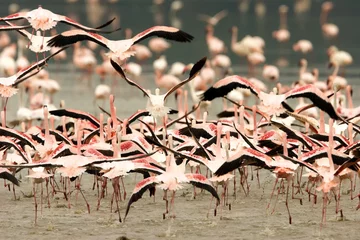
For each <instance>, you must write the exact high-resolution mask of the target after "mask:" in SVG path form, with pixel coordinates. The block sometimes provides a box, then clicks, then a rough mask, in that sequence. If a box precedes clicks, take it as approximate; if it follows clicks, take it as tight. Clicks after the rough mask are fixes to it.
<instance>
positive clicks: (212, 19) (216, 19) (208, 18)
mask: <svg viewBox="0 0 360 240" xmlns="http://www.w3.org/2000/svg"><path fill="white" fill-rule="evenodd" d="M227 14H228V11H226V10H222V11H220V12H218V13H216V14H215V15H214V16H208V15H205V14H200V15H199V19H200V20H201V21H204V22H206V23H207V24H208V25H211V26H212V27H215V26H216V25H217V24H218V23H219V21H220V20H221V19H223V18H224V17H226V16H227Z"/></svg>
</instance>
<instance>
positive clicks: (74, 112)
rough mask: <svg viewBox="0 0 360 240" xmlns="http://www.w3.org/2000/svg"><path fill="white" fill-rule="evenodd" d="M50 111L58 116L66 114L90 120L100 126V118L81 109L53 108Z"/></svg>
mask: <svg viewBox="0 0 360 240" xmlns="http://www.w3.org/2000/svg"><path fill="white" fill-rule="evenodd" d="M49 112H50V114H52V115H55V116H58V117H62V116H66V117H72V118H75V119H83V120H88V121H89V122H91V123H92V124H93V125H95V126H96V127H100V122H99V120H98V119H97V118H96V117H94V116H93V115H91V114H89V113H87V112H83V111H80V110H73V109H57V110H52V111H49Z"/></svg>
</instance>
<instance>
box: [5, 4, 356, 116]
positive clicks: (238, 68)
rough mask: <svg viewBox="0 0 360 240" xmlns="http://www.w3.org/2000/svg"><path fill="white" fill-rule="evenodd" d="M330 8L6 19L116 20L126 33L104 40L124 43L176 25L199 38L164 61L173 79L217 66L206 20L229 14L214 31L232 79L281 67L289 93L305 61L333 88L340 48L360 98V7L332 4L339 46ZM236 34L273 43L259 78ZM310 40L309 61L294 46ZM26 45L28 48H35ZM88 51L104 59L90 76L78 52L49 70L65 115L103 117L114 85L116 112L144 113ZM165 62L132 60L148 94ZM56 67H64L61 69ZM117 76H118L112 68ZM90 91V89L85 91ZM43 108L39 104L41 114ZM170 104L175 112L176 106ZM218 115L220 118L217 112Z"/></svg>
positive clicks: (96, 50)
mask: <svg viewBox="0 0 360 240" xmlns="http://www.w3.org/2000/svg"><path fill="white" fill-rule="evenodd" d="M324 2H325V1H320V0H267V1H266V0H38V1H33V0H11V1H10V0H2V1H1V6H2V7H1V8H0V16H7V15H9V14H11V13H15V12H18V11H30V10H33V9H36V8H37V7H38V6H39V5H41V6H42V7H43V8H45V9H48V10H50V11H52V12H54V13H57V14H61V15H66V16H68V17H70V18H72V19H74V20H76V21H78V22H79V23H81V24H83V25H86V26H89V27H97V26H100V25H102V24H103V23H105V22H106V21H108V20H109V19H112V18H114V17H116V20H115V21H114V22H113V23H112V24H111V26H109V27H107V29H109V28H110V29H116V28H118V27H121V30H119V31H117V32H113V33H111V34H106V35H105V34H104V36H105V37H107V38H109V39H111V40H121V39H124V38H125V37H126V32H128V31H127V29H131V30H132V34H133V35H134V34H137V33H139V32H141V31H143V30H145V29H147V28H149V27H152V26H154V25H169V26H174V27H177V28H180V29H182V30H183V31H186V32H188V33H190V34H191V35H193V36H194V37H195V39H194V40H193V41H192V42H191V43H178V42H171V43H170V44H171V47H170V48H169V49H167V50H165V51H164V52H163V53H161V54H163V55H166V59H167V64H168V65H166V67H165V68H164V69H163V70H162V71H163V72H167V71H169V69H170V66H171V64H173V63H174V62H176V61H178V62H181V63H184V64H188V63H193V62H196V61H198V60H199V59H201V58H202V57H204V56H208V57H209V58H213V57H214V56H215V55H214V54H211V53H210V52H209V47H208V43H207V41H206V34H207V33H209V27H207V26H208V25H209V24H208V23H207V22H206V21H203V19H205V18H206V17H204V15H208V16H214V15H215V14H217V13H219V12H222V13H224V14H223V18H221V19H219V21H218V22H217V23H216V24H213V25H214V26H213V35H214V36H215V37H216V38H218V39H219V40H220V41H223V43H224V46H225V50H224V51H223V52H222V54H224V55H225V56H226V57H228V58H229V59H230V61H231V65H230V66H231V70H232V71H231V72H229V74H238V75H242V76H253V77H256V78H259V79H264V78H263V77H262V68H263V66H264V64H272V65H276V66H278V67H279V70H280V78H279V81H280V82H281V83H282V84H284V85H290V84H291V83H293V82H294V81H297V80H299V66H298V63H299V60H300V59H301V58H305V59H307V61H308V69H309V71H311V70H312V69H314V68H318V70H319V73H320V74H319V79H320V80H323V81H325V82H326V80H327V79H328V76H329V75H330V74H331V73H332V71H333V70H332V69H329V68H328V63H329V56H330V55H329V54H328V53H329V52H328V48H329V47H330V46H332V45H336V46H337V48H339V49H341V50H344V51H347V52H349V53H350V54H351V55H352V58H353V62H352V64H351V65H350V66H346V78H347V81H348V82H349V83H350V84H354V88H353V89H354V91H358V81H359V77H360V72H359V70H358V68H357V65H358V64H357V61H358V59H359V52H360V48H359V42H360V32H359V30H358V26H357V25H358V24H359V22H360V21H359V20H360V15H359V14H358V12H359V9H360V1H356V0H338V1H332V3H333V5H332V9H328V11H327V14H326V15H327V19H326V22H327V23H333V24H335V25H336V26H337V28H338V30H339V31H338V33H336V35H335V36H333V37H331V38H329V37H326V36H325V35H324V32H323V31H322V27H321V24H320V22H321V21H320V15H321V12H322V9H323V3H324ZM282 5H283V6H286V7H285V8H284V7H282V9H283V10H284V9H285V10H286V16H287V17H286V19H285V23H284V22H283V23H282V25H281V24H280V14H279V10H280V9H281V8H280V6H282ZM213 20H214V19H213ZM215 20H216V19H215ZM215 22H216V21H215ZM14 23H16V24H19V25H20V24H28V23H27V22H26V21H24V20H23V21H14ZM234 26H235V27H237V28H238V33H237V41H240V40H242V39H244V38H245V37H246V36H247V35H251V36H258V37H261V38H262V39H263V40H264V42H265V46H264V47H261V49H260V52H261V54H263V57H264V59H263V60H262V61H260V64H258V66H257V71H256V72H253V73H252V74H249V69H250V68H249V67H248V61H247V60H246V57H245V56H239V55H237V54H236V53H234V51H233V47H232V45H231V40H232V33H233V32H232V29H234V28H233V27H234ZM69 29H70V26H68V25H66V24H64V23H58V24H57V26H56V31H57V33H61V32H62V31H66V30H69ZM279 29H286V30H288V32H289V33H290V38H289V39H287V40H286V41H282V42H281V41H279V40H278V39H275V38H274V36H273V34H274V31H276V30H279ZM28 31H31V30H28ZM6 34H9V37H10V42H14V43H16V41H17V39H19V38H23V37H22V36H21V35H20V34H18V33H17V32H16V31H11V32H6ZM53 34H55V33H54V32H52V33H51V34H50V33H49V32H47V33H46V36H50V35H53ZM128 34H129V33H128ZM1 36H3V33H1ZM234 36H236V34H234ZM128 37H129V36H128ZM0 39H1V37H0ZM302 39H306V40H308V41H310V42H311V44H312V50H311V51H309V52H308V53H301V52H299V51H294V44H296V43H297V42H298V41H299V40H302ZM25 41H27V42H28V40H25ZM149 41H150V39H146V40H145V41H143V42H141V44H143V45H145V46H148V43H149ZM0 42H1V41H0ZM81 45H82V46H83V47H86V48H90V49H91V50H90V51H91V54H92V55H93V57H94V58H96V60H94V61H93V62H92V65H88V66H85V68H82V66H81V63H82V61H83V60H80V66H79V65H78V64H77V63H76V62H75V61H74V59H75V57H74V55H75V54H73V52H74V48H73V47H70V48H69V49H67V50H66V53H67V58H66V59H65V60H60V61H58V60H56V59H54V60H51V61H50V62H49V66H48V67H47V68H46V70H48V71H49V72H50V73H51V75H50V78H54V79H56V80H57V81H58V82H59V84H60V86H61V90H60V91H59V89H58V90H56V91H59V93H57V94H56V95H55V96H54V99H52V100H51V102H53V103H54V105H55V106H57V107H59V103H60V101H61V100H65V102H66V107H69V108H73V109H82V110H84V111H90V112H93V113H97V112H98V111H99V109H98V108H97V107H96V106H95V105H94V104H88V103H92V102H93V100H94V95H93V94H91V93H94V91H95V92H96V89H95V86H97V85H98V84H100V83H104V79H105V78H106V81H105V84H107V85H109V86H111V92H112V93H113V94H114V95H115V96H116V97H117V101H116V104H117V106H118V109H120V110H119V116H120V117H125V116H129V115H131V114H132V113H133V112H134V111H135V110H136V109H142V108H144V106H145V103H144V99H143V98H142V96H141V94H139V92H138V90H137V89H134V88H133V87H131V86H129V85H127V84H124V82H123V80H121V79H120V77H119V76H118V75H117V73H116V72H115V73H110V74H109V75H110V76H109V75H107V76H106V77H104V76H102V75H101V74H105V73H104V72H102V71H105V70H103V69H104V68H106V67H103V66H105V65H106V64H107V65H108V66H109V61H108V59H107V58H104V57H103V55H102V54H101V53H103V52H106V49H104V48H103V47H101V46H98V45H97V44H94V43H92V42H83V43H81ZM0 49H1V48H0ZM23 54H24V55H25V56H26V57H28V58H29V59H30V60H31V61H35V60H36V54H35V53H33V52H31V51H29V50H28V49H24V51H23ZM47 54H48V53H47ZM91 54H90V55H91ZM159 55H160V54H156V53H155V52H153V54H152V56H151V57H150V58H148V59H147V60H144V61H141V62H140V61H139V60H138V59H137V58H136V56H134V57H131V58H130V59H129V60H128V61H129V62H136V63H140V64H141V68H142V74H141V75H140V74H139V75H138V78H137V80H138V81H139V83H140V85H141V86H143V87H144V88H146V89H154V88H155V83H154V79H155V78H156V77H155V73H154V68H155V63H154V61H155V60H156V59H157V58H158V57H159ZM41 57H42V56H41ZM55 61H56V64H54V62H55ZM89 66H90V67H89ZM110 71H112V72H114V70H113V68H112V67H111V65H110ZM111 74H112V76H111ZM224 74H226V72H224V73H221V74H218V75H217V77H216V79H214V80H215V81H217V80H219V79H221V78H222V77H224ZM340 74H342V75H343V74H344V71H343V70H342V71H341V72H340ZM84 78H86V79H87V80H90V79H91V81H88V82H87V83H86V82H85V81H84V80H83V81H78V80H79V79H80V80H81V79H84ZM115 78H117V79H115ZM179 78H180V79H184V78H185V77H184V76H180V77H179ZM101 80H102V81H101ZM115 80H116V81H115ZM271 84H273V83H271ZM86 85H88V87H84V86H86ZM207 87H209V86H207ZM94 89H95V90H94ZM89 93H90V94H89ZM95 95H96V94H95ZM358 96H360V95H359V94H354V101H355V102H359V100H360V99H359V97H358ZM96 98H97V97H96ZM103 99H104V101H108V100H107V99H108V98H107V97H103ZM18 102H19V100H18V99H16V98H12V99H10V101H9V104H10V107H9V109H10V110H11V111H10V112H9V114H10V116H12V117H15V112H16V109H17V106H18ZM20 102H21V101H20ZM129 102H131V105H132V106H131V107H129ZM41 104H43V103H41ZM41 104H39V106H40V107H41V106H42V105H41ZM169 104H170V105H172V106H175V103H174V102H173V100H172V99H171V100H170V103H169ZM124 106H125V107H124ZM213 108H215V109H218V110H219V109H221V104H220V101H219V102H217V103H216V104H213ZM213 112H217V110H214V111H213ZM10 118H11V117H10Z"/></svg>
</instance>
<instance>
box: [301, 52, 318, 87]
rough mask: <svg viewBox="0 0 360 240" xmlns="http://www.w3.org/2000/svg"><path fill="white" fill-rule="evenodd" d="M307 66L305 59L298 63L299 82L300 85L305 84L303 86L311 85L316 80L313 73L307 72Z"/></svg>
mask: <svg viewBox="0 0 360 240" xmlns="http://www.w3.org/2000/svg"><path fill="white" fill-rule="evenodd" d="M307 65H308V62H307V60H306V59H305V58H302V59H301V60H300V61H299V66H300V70H299V81H300V83H301V84H302V83H305V84H312V83H314V82H315V80H316V78H315V76H314V74H313V73H311V72H307V71H306V69H307Z"/></svg>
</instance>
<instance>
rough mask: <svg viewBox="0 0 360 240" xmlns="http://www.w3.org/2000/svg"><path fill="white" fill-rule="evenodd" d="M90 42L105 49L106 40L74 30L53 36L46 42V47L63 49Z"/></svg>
mask: <svg viewBox="0 0 360 240" xmlns="http://www.w3.org/2000/svg"><path fill="white" fill-rule="evenodd" d="M85 40H87V41H92V42H95V43H97V44H99V45H101V46H103V47H105V48H107V49H109V47H108V46H107V43H108V39H107V38H105V37H103V36H101V35H99V34H96V33H92V32H86V31H84V30H80V29H76V30H69V31H65V32H62V33H61V34H58V35H55V36H54V37H52V38H50V40H48V41H47V45H48V46H50V47H63V46H66V45H70V44H74V43H76V42H79V41H85Z"/></svg>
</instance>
